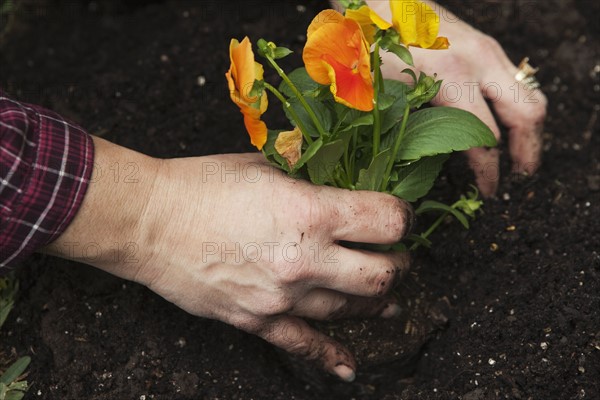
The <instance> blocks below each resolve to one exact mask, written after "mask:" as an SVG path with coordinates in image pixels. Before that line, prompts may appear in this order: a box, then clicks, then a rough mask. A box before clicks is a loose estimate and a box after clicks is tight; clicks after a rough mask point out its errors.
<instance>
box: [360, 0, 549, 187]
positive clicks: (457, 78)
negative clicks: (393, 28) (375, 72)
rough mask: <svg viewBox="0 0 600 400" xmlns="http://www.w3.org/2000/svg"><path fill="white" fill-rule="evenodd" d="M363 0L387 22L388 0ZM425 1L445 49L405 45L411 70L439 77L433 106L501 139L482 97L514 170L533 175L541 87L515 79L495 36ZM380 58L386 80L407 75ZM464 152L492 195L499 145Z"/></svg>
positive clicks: (395, 62)
mask: <svg viewBox="0 0 600 400" xmlns="http://www.w3.org/2000/svg"><path fill="white" fill-rule="evenodd" d="M367 3H368V4H369V6H371V7H372V8H373V9H374V10H376V11H377V12H378V13H379V14H380V15H381V16H383V17H385V18H386V19H387V20H388V21H389V20H391V17H390V11H389V5H388V1H381V0H371V1H367ZM426 3H428V4H429V5H430V6H431V7H432V8H433V10H435V11H436V13H437V14H438V15H439V16H440V33H439V35H440V36H445V37H447V38H448V39H449V40H450V49H448V50H423V49H420V48H414V47H411V48H410V51H411V53H412V54H413V57H414V61H415V67H416V70H418V71H423V72H425V73H427V74H428V75H433V74H434V73H437V74H438V78H439V79H442V80H443V81H444V83H443V85H442V89H441V91H440V94H439V95H438V96H437V97H436V99H435V100H434V101H433V104H434V105H437V106H449V107H456V108H461V109H464V110H467V111H470V112H472V113H473V114H475V115H476V116H478V117H479V118H480V119H481V120H482V121H483V122H485V123H486V124H487V125H488V126H489V127H490V128H491V129H492V131H493V132H494V134H495V135H496V138H497V139H498V140H500V129H499V128H498V124H497V123H496V121H495V119H494V116H493V114H492V111H491V110H490V108H489V107H488V104H487V103H486V100H485V99H486V98H487V99H488V100H490V102H491V103H492V106H493V108H494V110H495V111H496V114H497V116H498V117H499V119H500V122H501V123H502V124H503V125H504V126H506V127H507V128H508V130H509V131H508V135H509V149H510V154H511V157H512V160H513V171H514V172H517V173H528V174H532V173H534V172H535V171H536V170H537V168H538V167H539V165H540V157H541V151H542V130H543V123H544V119H545V117H546V104H547V100H546V97H545V96H544V94H543V93H542V92H541V91H540V90H532V89H527V88H526V87H525V86H524V85H523V84H521V83H518V82H517V81H516V80H515V75H516V74H517V71H518V69H517V67H516V66H515V65H514V64H513V63H512V62H511V61H510V60H509V59H508V57H507V56H506V54H505V53H504V50H503V49H502V47H501V46H500V45H499V44H498V42H497V41H496V40H494V39H493V38H491V37H490V36H487V35H485V34H483V33H482V32H480V31H478V30H476V29H474V28H473V27H471V26H469V25H468V24H466V23H465V22H463V21H461V20H459V19H458V18H457V17H456V16H454V15H453V14H452V13H450V12H448V11H447V10H445V9H443V8H442V7H440V6H439V5H437V4H435V3H433V2H426ZM388 18H389V19H388ZM383 61H384V65H383V74H384V76H385V77H386V78H391V79H400V80H406V75H405V74H402V73H401V71H402V70H403V69H404V68H405V64H402V63H401V61H400V60H399V59H398V58H397V57H396V56H394V55H392V54H389V53H387V54H385V55H384V57H383ZM467 156H468V158H469V163H470V165H471V167H472V168H473V171H474V172H475V176H476V179H477V184H478V186H479V188H480V189H481V191H482V194H484V195H485V196H492V195H494V194H495V192H496V189H497V187H498V180H499V151H498V149H491V150H487V149H473V150H471V151H469V152H468V153H467Z"/></svg>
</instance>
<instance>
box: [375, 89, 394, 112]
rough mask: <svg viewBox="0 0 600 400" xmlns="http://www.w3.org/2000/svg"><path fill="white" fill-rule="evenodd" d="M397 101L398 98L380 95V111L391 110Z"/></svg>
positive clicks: (378, 104) (384, 94)
mask: <svg viewBox="0 0 600 400" xmlns="http://www.w3.org/2000/svg"><path fill="white" fill-rule="evenodd" d="M395 101H396V97H394V96H392V95H391V94H389V93H380V94H379V102H378V103H377V106H378V108H379V111H385V110H387V109H388V108H390V107H391V106H392V104H394V102H395Z"/></svg>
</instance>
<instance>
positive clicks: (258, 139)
mask: <svg viewBox="0 0 600 400" xmlns="http://www.w3.org/2000/svg"><path fill="white" fill-rule="evenodd" d="M265 97H266V96H265ZM240 111H241V112H242V114H243V115H244V125H245V126H246V130H247V131H248V134H249V135H250V142H251V143H252V144H253V145H254V146H255V147H256V148H258V149H259V150H262V148H263V146H264V145H265V143H267V125H266V124H265V123H264V122H263V121H261V120H260V116H261V112H260V110H258V109H256V108H253V107H251V106H248V105H242V106H241V107H240Z"/></svg>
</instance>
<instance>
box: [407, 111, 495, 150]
mask: <svg viewBox="0 0 600 400" xmlns="http://www.w3.org/2000/svg"><path fill="white" fill-rule="evenodd" d="M496 144H497V142H496V138H495V137H494V134H493V133H492V131H491V130H490V128H488V127H487V125H485V124H484V123H483V122H482V121H481V120H480V119H479V118H477V117H476V116H475V115H473V114H471V113H470V112H468V111H464V110H460V109H458V108H451V107H434V108H428V109H425V110H420V111H417V112H415V113H413V114H412V115H411V117H410V119H409V121H408V124H407V126H406V134H405V137H404V141H403V142H402V148H401V149H400V151H399V152H398V155H397V156H396V160H397V161H402V160H407V161H408V160H418V159H420V158H422V157H428V156H435V155H437V154H449V153H452V152H454V151H463V150H468V149H470V148H473V147H484V146H486V147H494V146H496Z"/></svg>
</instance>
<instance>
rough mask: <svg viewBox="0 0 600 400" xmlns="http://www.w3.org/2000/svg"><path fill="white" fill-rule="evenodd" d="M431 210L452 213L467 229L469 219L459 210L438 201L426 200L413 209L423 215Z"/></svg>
mask: <svg viewBox="0 0 600 400" xmlns="http://www.w3.org/2000/svg"><path fill="white" fill-rule="evenodd" d="M433 211H442V212H447V213H450V214H452V215H453V216H454V217H455V218H456V219H457V220H458V221H459V222H460V223H461V224H462V225H463V226H464V227H465V229H469V220H468V219H467V217H466V216H465V214H463V213H461V212H460V211H458V210H456V209H454V208H452V207H450V206H448V205H446V204H444V203H440V202H438V201H433V200H427V201H424V202H423V204H421V206H420V207H419V208H418V209H417V210H416V211H415V213H416V214H417V215H423V214H425V213H428V212H433Z"/></svg>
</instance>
